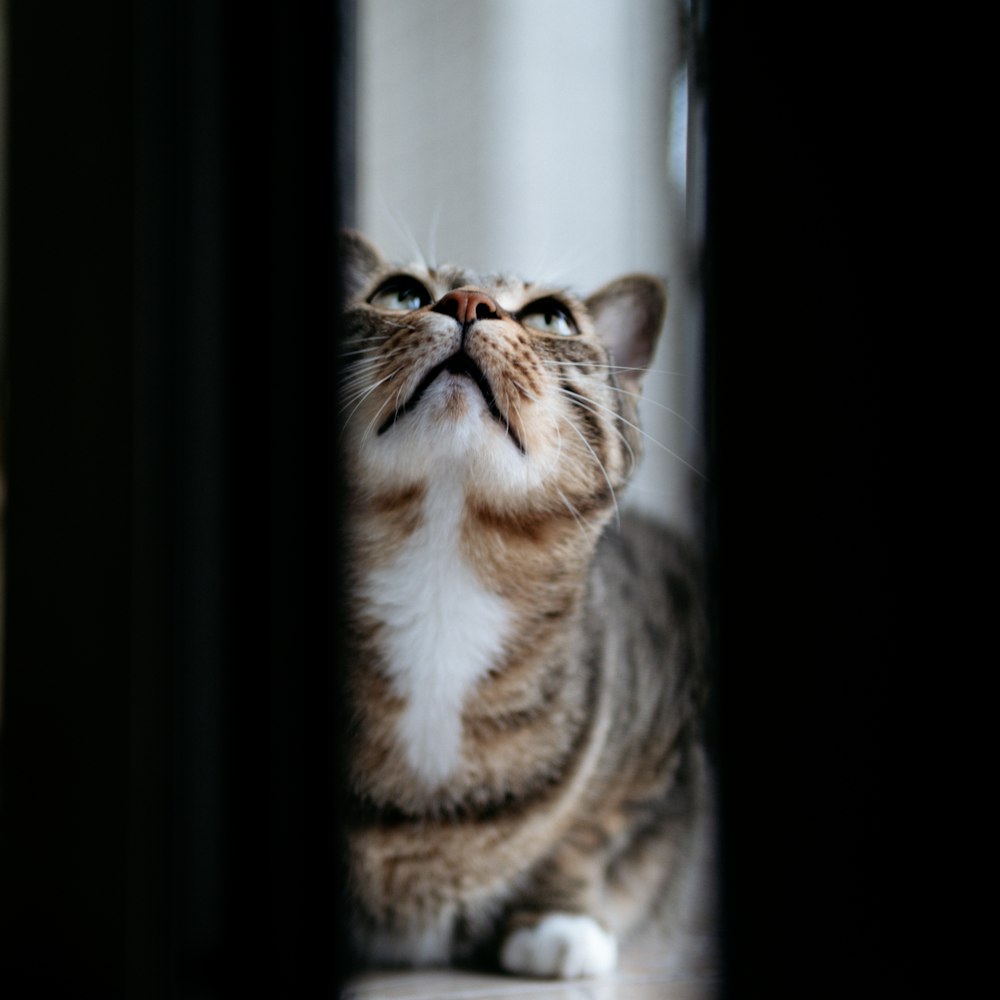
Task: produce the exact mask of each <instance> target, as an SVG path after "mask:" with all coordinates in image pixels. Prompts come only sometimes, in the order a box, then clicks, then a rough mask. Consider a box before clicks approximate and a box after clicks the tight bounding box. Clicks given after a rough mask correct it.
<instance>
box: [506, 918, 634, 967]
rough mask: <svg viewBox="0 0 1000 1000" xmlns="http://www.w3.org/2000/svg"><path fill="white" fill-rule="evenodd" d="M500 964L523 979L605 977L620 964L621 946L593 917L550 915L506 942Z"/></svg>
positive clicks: (523, 928)
mask: <svg viewBox="0 0 1000 1000" xmlns="http://www.w3.org/2000/svg"><path fill="white" fill-rule="evenodd" d="M500 964H501V965H502V966H503V967H504V969H506V970H507V971H508V972H512V973H514V974H516V975H521V976H538V977H543V978H549V979H551V978H558V979H580V978H583V977H589V976H603V975H607V974H608V973H611V972H613V971H614V969H615V966H616V965H617V964H618V943H617V941H616V940H615V938H614V936H613V935H611V934H609V933H608V932H607V931H606V930H604V929H603V928H602V927H601V926H600V925H599V924H598V923H597V921H595V920H594V919H593V918H592V917H588V916H585V915H583V914H576V913H550V914H548V915H547V916H545V917H543V918H542V919H541V920H540V921H539V922H538V923H537V924H535V926H534V927H522V928H520V929H519V930H516V931H514V932H513V933H512V934H511V935H510V936H509V937H508V938H507V940H506V941H505V942H504V944H503V947H502V948H501V951H500Z"/></svg>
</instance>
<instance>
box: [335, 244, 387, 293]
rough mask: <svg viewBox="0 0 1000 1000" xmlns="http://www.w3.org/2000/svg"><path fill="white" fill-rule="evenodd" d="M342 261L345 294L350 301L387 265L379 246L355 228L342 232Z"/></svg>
mask: <svg viewBox="0 0 1000 1000" xmlns="http://www.w3.org/2000/svg"><path fill="white" fill-rule="evenodd" d="M340 263H341V268H342V271H341V273H342V277H343V282H344V296H345V298H346V299H347V301H348V302H350V301H351V299H353V298H354V297H355V296H356V295H358V293H359V292H361V291H362V290H363V289H364V288H365V287H366V286H367V285H368V283H369V282H370V281H371V279H372V276H373V275H375V274H376V273H377V272H379V271H381V270H382V269H383V268H384V267H385V266H386V264H385V260H384V259H383V257H382V254H381V253H379V250H378V247H376V246H375V244H374V243H372V242H371V241H370V240H368V239H366V238H365V237H364V236H362V235H361V233H359V232H356V231H355V230H353V229H344V230H342V231H341V233H340Z"/></svg>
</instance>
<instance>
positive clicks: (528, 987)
mask: <svg viewBox="0 0 1000 1000" xmlns="http://www.w3.org/2000/svg"><path fill="white" fill-rule="evenodd" d="M661 955H662V951H661V950H659V949H657V948H655V946H651V945H644V946H643V945H639V946H634V947H632V948H631V949H628V950H626V951H625V952H624V953H623V954H622V961H621V965H620V967H619V969H618V971H617V972H616V973H615V974H614V975H612V976H609V977H607V978H603V979H590V980H575V981H573V982H553V981H547V980H546V981H537V980H531V979H516V978H514V977H511V976H500V975H485V974H479V973H470V972H455V971H448V970H425V971H419V972H367V973H364V974H362V975H359V976H356V977H355V978H354V979H353V980H352V981H351V982H349V983H348V984H347V986H346V987H345V988H344V990H343V992H342V994H341V1000H511V998H514V997H517V998H520V1000H532V998H534V997H538V998H540V1000H712V998H713V997H714V996H715V994H716V983H715V980H714V978H713V977H712V976H711V975H708V974H704V973H703V974H690V973H689V974H679V973H678V972H677V971H676V970H674V969H671V968H670V967H669V966H668V965H667V964H666V963H665V962H664V961H663V959H662V957H661Z"/></svg>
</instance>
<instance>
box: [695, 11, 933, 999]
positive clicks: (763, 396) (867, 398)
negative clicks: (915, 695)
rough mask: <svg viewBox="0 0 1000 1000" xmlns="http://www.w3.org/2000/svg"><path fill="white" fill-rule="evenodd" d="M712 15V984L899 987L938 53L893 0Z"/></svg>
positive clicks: (776, 991) (878, 991)
mask: <svg viewBox="0 0 1000 1000" xmlns="http://www.w3.org/2000/svg"><path fill="white" fill-rule="evenodd" d="M707 15H708V17H707V24H708V32H707V38H706V40H707V51H706V59H707V74H706V85H707V91H706V92H707V96H708V102H709V103H708V113H709V130H708V157H709V169H708V258H707V269H706V282H705V288H706V318H707V325H708V331H709V340H708V347H709V351H708V359H709V366H708V367H709V383H710V397H711V400H712V407H711V420H710V437H711V441H712V447H711V456H712V458H711V463H710V479H711V482H712V490H711V502H712V532H711V539H712V542H711V546H710V551H711V553H712V561H713V581H714V593H715V601H714V627H713V632H714V635H715V638H716V648H717V656H718V668H719V669H718V672H717V674H718V682H719V683H718V688H719V692H718V694H719V697H718V705H719V734H720V744H721V750H722V753H721V757H722V803H723V815H722V848H723V849H722V868H721V874H722V886H723V912H724V915H725V919H724V922H723V931H724V933H723V944H724V955H725V960H726V961H725V973H726V980H727V984H726V985H727V989H726V993H725V995H726V996H732V997H743V996H750V995H757V994H759V993H761V992H762V991H763V993H765V994H768V995H774V996H792V995H799V994H801V993H802V992H805V993H810V992H813V991H819V992H821V993H824V994H831V995H832V994H833V993H843V992H849V993H851V994H853V995H864V996H877V995H885V994H886V993H887V992H889V993H892V992H895V993H898V992H899V991H900V990H901V989H903V985H902V984H904V983H906V982H908V981H910V977H911V975H912V974H913V972H914V971H915V970H916V969H917V968H919V963H920V961H922V957H921V955H920V951H919V950H917V949H914V948H913V947H912V946H911V944H910V942H909V941H908V940H906V936H905V934H904V933H903V932H902V929H903V928H904V927H906V928H908V929H910V928H912V924H913V921H914V915H918V916H919V914H920V913H922V912H925V911H923V909H922V904H921V903H920V902H919V896H918V895H914V889H916V883H915V882H911V878H910V876H909V875H908V874H907V867H908V865H909V864H910V863H911V862H913V861H917V860H918V859H917V858H915V857H914V855H913V846H912V845H913V844H914V840H913V827H912V825H911V822H910V820H909V819H908V817H909V816H910V815H911V809H912V808H913V804H914V803H915V802H916V801H917V797H916V796H915V797H914V798H912V799H911V798H909V796H910V793H911V792H912V791H913V788H914V783H915V782H916V781H917V780H918V779H917V771H916V770H914V768H913V767H912V764H911V761H910V759H909V750H908V749H907V748H908V747H912V746H914V745H919V742H920V738H919V736H918V734H916V733H913V732H909V731H908V727H909V726H911V725H912V724H913V721H912V720H914V719H916V718H918V716H917V715H915V714H913V713H912V712H911V710H910V705H911V700H910V698H911V695H910V692H912V691H913V690H915V685H914V684H913V683H912V678H911V677H910V676H909V667H910V663H911V662H912V661H911V660H909V659H908V657H907V653H906V649H907V647H906V644H907V643H910V644H912V643H913V638H912V636H914V635H916V634H917V632H916V631H914V629H913V626H912V625H909V624H907V623H906V622H905V618H904V615H905V605H904V603H903V595H904V589H903V588H904V587H905V586H908V585H912V582H911V581H916V580H919V579H920V578H921V573H922V572H926V569H925V568H924V569H921V568H918V567H917V565H916V564H915V561H914V560H915V557H916V554H917V549H916V548H914V546H913V544H912V541H911V536H909V535H908V533H909V532H910V531H911V530H912V528H913V527H914V526H913V524H912V522H908V515H909V512H910V511H911V510H912V509H913V499H912V497H911V496H910V490H909V485H908V481H910V480H911V475H912V474H911V472H910V471H909V470H908V468H907V465H908V458H907V448H908V445H907V440H908V439H910V438H911V433H910V431H909V430H908V427H907V424H908V423H909V421H910V420H911V419H912V415H913V412H914V411H913V410H912V409H911V408H910V406H909V405H907V393H908V392H909V391H910V390H911V385H914V386H915V385H916V383H911V384H910V385H908V384H907V379H906V377H905V373H906V372H907V367H906V364H907V363H906V358H907V357H908V356H909V355H910V349H909V346H908V345H909V343H910V342H911V338H913V336H914V330H915V329H917V324H919V323H921V322H923V320H922V319H921V318H918V316H917V313H918V312H919V311H920V304H919V296H918V295H916V294H915V293H914V292H913V291H912V290H911V289H909V288H908V286H909V284H910V281H911V280H912V275H913V274H914V273H917V272H913V271H910V272H907V269H908V268H909V267H910V266H911V265H912V263H913V262H912V253H913V248H914V247H916V246H919V245H920V243H921V237H920V236H919V235H918V234H917V233H915V232H914V229H913V225H914V221H915V219H916V218H917V216H915V215H914V213H913V207H914V205H915V204H917V203H918V202H919V201H920V198H919V197H918V196H917V192H916V191H915V190H914V185H913V184H912V182H911V181H910V180H909V178H911V177H912V167H913V164H914V163H915V162H916V160H915V159H914V156H916V157H919V155H920V154H919V151H918V150H916V149H915V148H914V145H913V144H912V138H913V135H914V134H915V133H911V132H909V131H908V130H909V129H910V128H911V126H912V124H913V122H914V121H915V120H917V119H919V120H922V114H923V111H922V108H923V106H922V104H921V100H922V96H923V95H924V93H925V91H924V88H925V86H926V85H927V84H928V83H930V82H931V81H932V80H933V78H934V73H935V70H934V69H933V68H932V66H931V64H930V63H929V62H928V61H927V60H926V58H925V55H926V51H927V50H926V49H925V48H924V47H922V46H920V47H912V46H910V45H908V43H907V37H908V28H909V26H910V24H911V23H912V22H910V21H909V20H908V19H902V18H898V17H897V16H896V15H895V14H894V13H893V12H891V11H888V10H883V9H875V8H869V9H868V10H867V11H866V13H865V16H864V17H862V18H860V19H859V18H857V17H855V16H854V12H849V11H848V10H847V9H846V8H836V7H831V6H830V5H813V6H810V5H802V4H795V3H768V4H757V5H745V4H739V3H732V2H729V0H711V2H710V3H709V4H708V8H707ZM922 127H923V126H921V128H922ZM910 402H912V400H910ZM910 456H911V457H912V452H911V453H910ZM918 657H919V654H918ZM914 737H916V739H915V740H914ZM931 771H932V768H930V767H929V768H928V770H927V771H922V770H921V771H920V775H921V777H920V779H919V780H920V781H924V780H928V778H927V776H928V775H929V774H930V773H931ZM918 814H919V811H918ZM924 821H926V816H924V817H923V819H921V820H920V822H924ZM918 867H919V866H918ZM765 984H766V985H765Z"/></svg>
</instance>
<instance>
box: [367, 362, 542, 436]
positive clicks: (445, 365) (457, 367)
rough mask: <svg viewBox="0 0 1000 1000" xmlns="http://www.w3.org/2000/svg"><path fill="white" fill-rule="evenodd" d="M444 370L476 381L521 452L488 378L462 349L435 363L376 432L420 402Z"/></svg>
mask: <svg viewBox="0 0 1000 1000" xmlns="http://www.w3.org/2000/svg"><path fill="white" fill-rule="evenodd" d="M444 372H448V373H449V374H451V375H465V376H467V377H468V378H470V379H472V381H473V382H475V383H476V385H477V386H478V387H479V391H480V392H481V393H482V394H483V399H484V400H485V401H486V408H487V410H489V413H490V416H491V417H493V419H494V420H495V421H496V422H497V423H498V424H500V426H501V427H503V429H504V431H506V433H507V435H508V437H510V439H511V441H513V442H514V444H515V446H516V447H517V449H518V451H520V452H521V453H522V454H523V453H524V445H523V444H522V443H521V439H520V438H519V437H518V436H517V432H516V431H515V430H514V428H513V427H511V426H510V421H508V420H507V418H506V417H505V416H504V415H503V414H502V413H501V412H500V407H498V406H497V401H496V397H495V396H494V395H493V387H492V386H491V385H490V380H489V379H488V378H487V377H486V375H485V374H484V372H483V370H482V368H480V367H479V365H477V364H476V362H475V361H473V360H472V358H470V357H469V355H468V354H466V353H465V351H464V350H459V351H456V352H455V353H454V354H452V355H451V357H449V358H445V360H444V361H442V362H441V363H440V364H438V365H435V366H434V367H433V368H432V369H431V370H430V371H429V372H428V373H427V374H426V375H425V376H424V377H423V378H422V379H421V380H420V382H419V384H418V385H417V387H416V389H414V390H413V392H412V393H411V394H410V398H409V399H407V400H406V402H405V403H403V405H402V406H400V407H398V408H397V409H396V411H395V412H394V413H392V414H390V416H389V418H388V419H387V420H386V421H385V422H384V423H383V424H382V426H381V427H379V429H378V433H379V434H384V433H385V432H386V431H387V430H389V428H390V427H392V425H393V424H395V423H396V421H397V420H399V418H400V417H402V416H404V415H405V414H407V413H409V412H410V410H412V409H413V408H414V407H415V406H416V405H417V403H419V402H420V400H421V397H422V396H423V395H424V393H425V392H426V391H427V390H428V389H429V388H430V386H431V384H432V383H433V382H434V380H435V379H436V378H437V377H438V376H439V375H441V374H442V373H444Z"/></svg>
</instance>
